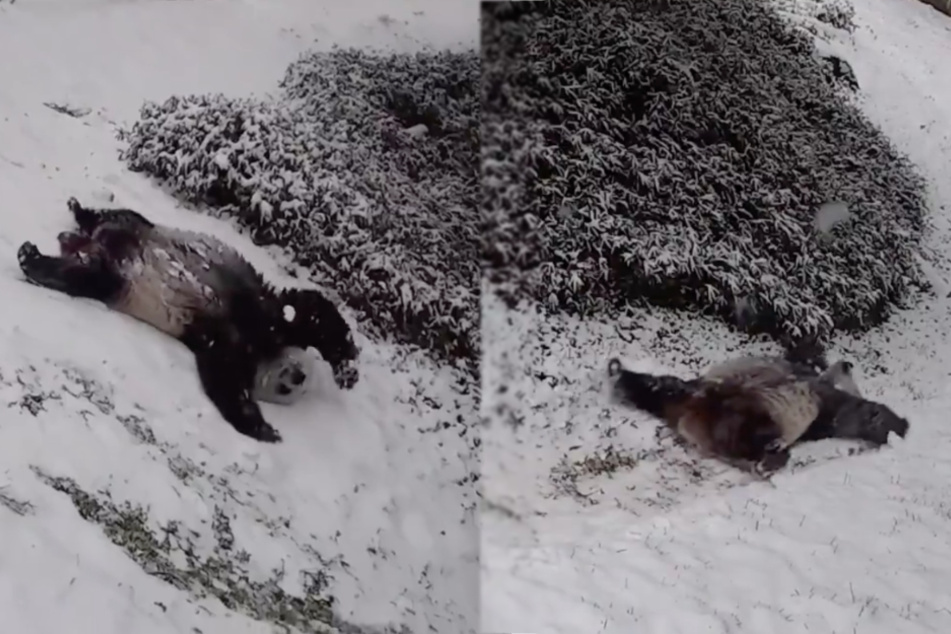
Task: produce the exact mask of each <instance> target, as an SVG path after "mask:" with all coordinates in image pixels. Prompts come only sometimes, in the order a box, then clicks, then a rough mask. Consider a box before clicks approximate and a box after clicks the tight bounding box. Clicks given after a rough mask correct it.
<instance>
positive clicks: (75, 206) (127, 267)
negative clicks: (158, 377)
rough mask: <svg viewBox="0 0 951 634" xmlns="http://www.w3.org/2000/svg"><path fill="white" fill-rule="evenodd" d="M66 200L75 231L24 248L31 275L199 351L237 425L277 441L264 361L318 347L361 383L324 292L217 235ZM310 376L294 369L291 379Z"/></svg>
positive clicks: (339, 371) (212, 395)
mask: <svg viewBox="0 0 951 634" xmlns="http://www.w3.org/2000/svg"><path fill="white" fill-rule="evenodd" d="M67 207H68V209H69V211H70V212H72V215H73V218H74V219H75V221H76V224H77V225H78V229H77V230H75V231H64V232H62V233H60V234H59V236H58V241H59V249H60V254H59V255H58V256H50V255H43V254H41V253H40V252H39V250H38V249H37V247H36V245H34V244H33V243H32V242H24V243H23V244H22V245H21V246H20V248H19V250H18V252H17V258H18V260H19V264H20V268H21V270H22V271H23V273H24V275H25V276H26V278H27V280H28V281H30V282H32V283H33V284H37V285H39V286H43V287H46V288H49V289H53V290H56V291H59V292H62V293H66V294H68V295H71V296H74V297H85V298H89V299H94V300H98V301H100V302H103V303H104V304H105V305H106V306H108V307H109V308H110V309H112V310H115V311H118V312H120V313H124V314H126V315H129V316H131V317H134V318H136V319H138V320H141V321H143V322H145V323H147V324H150V325H151V326H153V327H154V328H156V329H158V330H160V331H162V332H164V333H166V334H168V335H170V336H172V337H174V338H175V339H178V340H179V341H180V342H182V343H183V344H184V345H185V346H187V347H188V349H189V350H191V351H192V353H194V355H195V361H196V365H197V369H198V378H199V380H200V382H201V385H202V388H203V390H204V392H205V394H206V395H207V396H208V398H209V399H210V400H211V402H212V403H214V405H215V406H216V408H217V409H218V411H219V412H220V413H221V416H222V417H223V418H224V419H225V420H226V421H228V422H229V423H230V424H231V425H232V426H233V427H234V428H235V429H236V430H237V431H238V432H240V433H242V434H244V435H246V436H249V437H251V438H254V439H256V440H259V441H263V442H279V441H280V440H281V436H280V434H279V433H278V432H277V430H275V429H274V428H273V427H272V426H271V425H270V424H268V423H267V421H265V420H264V417H263V416H262V414H261V409H260V407H259V406H258V404H257V403H256V402H255V400H254V397H255V395H258V396H262V395H267V394H269V393H270V392H268V389H270V388H266V386H265V385H264V380H263V377H262V372H261V369H262V367H264V366H268V365H272V366H274V365H280V364H281V361H282V359H283V357H284V355H285V354H286V351H287V350H289V349H299V350H306V349H307V348H308V347H311V346H312V347H314V348H316V349H317V351H318V352H319V353H320V355H321V356H322V357H323V359H324V360H325V361H326V362H327V363H328V364H330V366H331V368H332V369H333V374H334V380H335V382H336V383H337V385H338V386H339V387H340V388H341V389H350V388H352V387H353V386H354V385H355V384H356V382H357V380H358V378H359V374H358V371H357V368H356V365H355V361H356V359H357V357H358V354H359V350H358V348H357V346H356V345H355V344H354V341H353V336H352V333H351V332H350V327H349V326H348V325H347V323H346V321H345V320H344V319H343V317H342V316H341V314H340V312H339V311H338V310H337V308H336V306H334V304H333V303H332V302H330V301H329V300H328V299H327V298H326V297H324V296H323V295H322V294H321V293H319V292H318V291H316V290H309V289H285V290H277V289H275V288H274V287H272V286H271V285H270V284H268V283H267V282H265V281H264V279H263V277H262V276H261V275H260V273H258V271H257V270H256V269H255V268H254V267H253V266H252V265H251V264H250V263H249V262H248V261H247V260H245V259H244V258H243V257H242V256H241V255H240V254H239V253H238V252H237V251H236V250H235V249H233V248H232V247H230V246H228V245H226V244H224V243H223V242H221V241H220V240H218V239H216V238H214V237H212V236H209V235H206V234H203V233H196V232H191V231H183V230H179V229H175V228H172V227H166V226H162V225H158V224H155V223H153V222H151V221H150V220H148V219H147V218H146V217H145V216H143V215H142V214H140V213H138V212H136V211H133V210H131V209H122V208H116V209H92V208H87V207H83V206H82V205H81V204H80V203H79V201H78V200H76V198H70V199H69V202H68V203H67ZM305 378H306V377H300V376H299V375H294V376H292V377H290V379H291V383H292V384H294V382H295V381H294V380H295V379H300V381H299V382H297V384H300V383H302V382H303V381H304V379H305ZM275 396H276V393H275ZM270 400H275V401H276V402H280V399H278V398H272V399H270Z"/></svg>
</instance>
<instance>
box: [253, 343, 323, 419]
mask: <svg viewBox="0 0 951 634" xmlns="http://www.w3.org/2000/svg"><path fill="white" fill-rule="evenodd" d="M314 369H315V363H314V358H313V357H312V356H311V355H309V354H308V353H307V352H306V351H304V350H301V349H300V348H285V349H284V350H283V352H282V353H281V355H280V356H279V357H277V358H276V359H274V360H272V361H269V362H266V363H262V364H261V365H260V366H259V367H258V372H257V376H256V377H255V381H254V388H255V389H254V399H255V400H257V401H264V402H265V403H275V404H278V405H293V404H294V403H297V402H298V401H300V400H301V398H303V397H304V395H306V394H307V393H308V392H309V391H310V390H311V389H312V388H313V385H314V379H315V371H314Z"/></svg>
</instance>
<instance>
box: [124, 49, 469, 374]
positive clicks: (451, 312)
mask: <svg viewBox="0 0 951 634" xmlns="http://www.w3.org/2000/svg"><path fill="white" fill-rule="evenodd" d="M478 80H479V58H478V54H477V53H476V52H475V51H470V52H467V53H451V52H436V53H420V54H417V55H382V54H380V55H377V54H370V53H366V52H362V51H358V50H340V49H336V50H333V51H331V52H319V53H309V54H306V55H304V56H302V57H301V58H300V59H299V60H297V61H296V62H294V63H293V64H291V65H290V67H289V68H288V69H287V71H286V74H285V77H284V79H283V81H282V82H281V89H282V92H281V94H280V96H279V98H277V99H274V100H271V101H259V100H254V99H230V98H226V97H224V96H222V95H202V96H194V95H192V96H181V97H178V96H177V97H171V98H169V99H168V100H166V101H165V102H164V103H146V104H145V105H143V107H142V109H141V113H140V120H139V121H138V122H136V123H135V124H134V126H133V127H132V128H131V130H128V131H126V132H125V133H124V134H123V137H124V138H125V139H126V140H127V141H128V146H127V148H126V149H125V151H124V152H123V156H124V158H125V159H126V160H127V161H128V163H129V166H130V168H131V169H133V170H136V171H142V172H146V173H148V174H149V175H151V176H153V177H155V178H158V179H160V180H162V181H164V182H165V183H166V184H167V185H169V186H170V187H171V189H172V190H173V192H174V193H175V194H176V195H178V196H180V197H181V198H183V199H184V200H186V201H188V202H190V203H197V204H200V205H203V206H207V207H208V208H210V210H211V211H212V212H213V213H215V214H218V215H222V214H223V215H230V216H234V217H235V218H237V219H238V221H239V222H240V223H241V224H242V225H244V226H246V227H247V228H248V229H249V230H250V232H251V235H252V237H253V238H254V239H255V241H257V242H258V243H262V244H279V245H281V246H284V247H287V248H289V249H290V250H291V252H292V253H293V254H294V256H295V257H296V258H297V260H298V261H299V262H300V263H302V264H303V265H305V266H309V267H313V268H314V269H319V270H320V271H321V272H322V273H323V274H324V275H326V276H327V277H328V278H329V279H330V280H332V281H333V283H334V284H335V286H336V290H337V291H338V292H339V294H340V295H341V296H342V297H343V298H344V300H345V301H346V302H347V303H348V304H349V305H350V306H352V307H354V308H355V309H357V310H359V311H361V312H362V313H363V314H364V315H365V316H366V318H367V319H368V320H369V322H370V323H371V324H373V325H374V326H376V327H377V328H379V329H380V330H381V331H383V332H385V333H387V334H394V335H396V336H398V337H400V338H402V339H403V340H404V341H409V342H411V343H416V344H419V345H421V346H423V347H426V348H428V349H430V350H432V351H434V352H437V353H439V354H441V355H443V356H444V357H447V358H458V357H464V358H468V359H470V360H474V359H475V355H476V351H477V350H478V343H477V337H478V324H479V320H478V290H477V289H478V286H477V284H478V280H479V274H480V271H479V261H478V238H477V232H478V229H479V226H478V213H479V210H478V201H477V196H478V191H479V190H478V177H479V172H478V160H479V156H478V146H479V128H478V98H479V93H478V90H477V85H478Z"/></svg>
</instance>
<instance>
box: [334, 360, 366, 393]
mask: <svg viewBox="0 0 951 634" xmlns="http://www.w3.org/2000/svg"><path fill="white" fill-rule="evenodd" d="M359 380H360V372H359V371H358V370H357V367H356V366H355V365H353V364H351V363H345V364H341V365H340V366H338V367H336V368H334V382H335V383H336V384H337V387H339V388H340V389H341V390H350V389H353V386H354V385H356V384H357V381H359Z"/></svg>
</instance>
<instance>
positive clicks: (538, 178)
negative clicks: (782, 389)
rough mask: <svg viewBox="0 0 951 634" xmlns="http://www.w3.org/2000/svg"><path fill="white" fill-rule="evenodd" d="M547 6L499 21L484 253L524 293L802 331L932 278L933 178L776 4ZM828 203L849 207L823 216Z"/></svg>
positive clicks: (869, 313)
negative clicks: (922, 245) (925, 270)
mask: <svg viewBox="0 0 951 634" xmlns="http://www.w3.org/2000/svg"><path fill="white" fill-rule="evenodd" d="M526 4H528V3H526ZM530 4H531V5H532V7H531V10H528V9H525V10H521V11H517V12H514V13H513V12H512V11H511V9H507V10H505V9H503V10H501V11H503V12H502V13H497V12H498V11H500V10H499V9H494V8H493V7H491V6H489V7H488V8H486V9H484V14H483V23H482V24H483V26H482V28H483V37H482V44H483V49H482V51H483V53H482V54H483V83H482V92H483V94H482V99H483V101H482V107H483V145H482V158H483V179H484V180H483V191H482V194H483V207H484V209H485V210H486V226H485V231H486V233H485V242H484V252H483V253H484V258H485V261H486V265H487V271H488V274H489V275H490V277H491V279H492V280H493V281H494V282H495V283H496V284H498V285H500V288H501V290H502V291H503V292H504V293H505V294H506V295H507V297H508V299H510V300H517V299H519V298H521V297H525V296H530V297H533V298H535V299H537V300H539V301H542V302H544V303H546V304H547V305H548V306H550V307H551V308H552V309H554V310H566V311H572V312H575V313H580V314H586V313H589V312H592V311H601V310H613V309H614V308H616V307H617V306H618V305H620V304H623V303H624V302H626V301H638V300H644V301H650V302H653V303H656V304H659V305H664V306H671V307H686V308H691V309H703V310H707V311H712V312H715V313H717V314H719V315H721V316H723V317H725V318H727V319H729V320H730V321H731V322H732V323H734V324H737V325H741V326H742V327H744V329H746V330H748V331H761V332H764V331H765V332H769V333H772V334H773V335H776V336H779V337H781V338H784V339H787V340H792V341H797V340H802V339H803V338H806V337H811V338H822V337H824V336H825V335H827V334H828V333H829V332H830V331H831V329H833V328H853V327H860V326H866V325H870V324H873V323H875V322H877V321H879V320H881V319H883V318H884V317H885V315H886V313H887V311H888V308H889V307H890V306H891V305H894V304H896V303H897V302H900V301H901V300H902V299H903V298H905V297H906V296H907V295H908V293H909V292H910V291H911V290H912V288H913V286H914V285H916V284H917V283H918V282H919V281H920V279H921V275H920V271H919V269H918V268H917V265H916V262H915V253H916V248H917V245H918V243H919V241H920V237H921V235H922V233H923V231H924V230H925V213H926V208H925V199H924V193H923V192H924V187H923V181H922V179H921V178H920V177H919V176H918V175H917V174H916V172H915V171H914V170H913V168H912V166H911V165H910V163H909V162H908V161H907V159H906V158H904V157H903V156H902V155H900V154H899V153H898V152H897V151H896V150H895V149H894V148H893V147H892V145H891V144H890V143H889V141H888V140H887V139H886V137H885V136H884V135H883V134H882V133H881V132H880V131H879V130H877V129H876V128H875V127H874V126H873V125H872V124H871V123H870V122H869V121H868V120H867V119H866V118H865V117H864V116H863V115H862V114H861V112H860V111H859V110H858V109H857V108H855V107H853V106H852V105H849V104H848V103H847V100H846V99H845V98H844V97H843V96H842V95H841V94H840V93H839V92H838V91H837V89H836V88H835V86H834V85H833V83H831V82H829V81H828V80H827V79H826V77H825V76H824V69H823V60H821V59H820V58H819V57H818V56H817V55H816V54H815V51H814V47H813V45H812V43H811V42H810V41H809V40H808V39H807V37H806V36H805V35H803V34H802V33H800V32H797V31H795V30H793V29H791V28H788V27H787V26H786V25H785V23H783V22H782V21H781V20H780V19H779V18H778V17H777V16H776V15H775V14H774V13H773V12H772V10H771V9H769V8H767V7H766V6H765V5H764V4H763V3H762V2H759V1H758V0H718V1H717V2H654V1H648V0H641V1H635V0H630V1H628V2H613V3H609V4H605V3H581V2H544V1H543V2H533V3H530ZM483 6H486V5H483ZM824 203H835V205H834V206H835V207H836V208H837V209H840V210H841V209H842V208H845V209H847V212H848V219H847V220H845V221H844V222H841V221H840V222H838V224H837V225H836V226H834V227H832V228H827V227H823V226H822V225H821V223H820V224H817V222H816V216H817V212H818V210H819V209H820V207H822V206H823V204H824ZM837 217H838V218H839V219H840V220H841V217H842V214H841V213H839V214H838V216H837Z"/></svg>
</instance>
